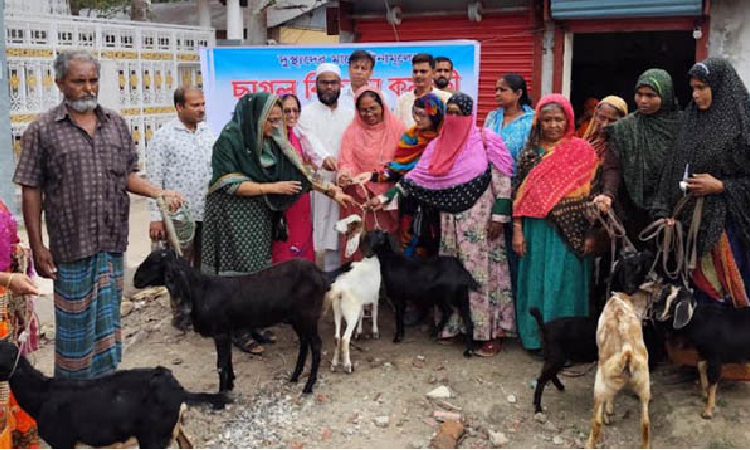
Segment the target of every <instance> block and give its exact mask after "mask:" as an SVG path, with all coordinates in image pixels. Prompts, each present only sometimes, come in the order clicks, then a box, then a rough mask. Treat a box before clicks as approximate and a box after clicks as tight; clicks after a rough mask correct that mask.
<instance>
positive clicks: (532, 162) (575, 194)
mask: <svg viewBox="0 0 750 450" xmlns="http://www.w3.org/2000/svg"><path fill="white" fill-rule="evenodd" d="M550 103H557V104H559V105H561V106H562V108H563V110H564V111H565V116H566V118H567V130H566V132H565V136H564V137H563V138H562V140H561V141H560V142H559V143H558V144H557V145H556V146H555V147H553V148H550V149H546V150H545V151H542V152H540V151H539V147H538V144H537V139H534V138H530V139H529V144H527V146H526V148H524V150H523V152H522V153H521V156H520V160H519V168H518V177H519V180H520V185H519V187H518V189H517V190H516V193H515V200H514V203H513V217H532V218H539V219H541V218H550V219H551V220H552V222H553V223H555V224H556V225H557V226H558V228H559V230H560V232H561V234H562V236H563V237H564V238H565V239H566V240H567V242H568V244H569V245H570V246H571V247H572V248H573V250H574V251H576V252H577V253H578V254H579V255H582V254H583V246H584V239H585V234H586V232H587V231H588V230H589V228H590V223H589V221H588V219H586V217H585V209H586V203H587V202H588V200H589V197H590V193H591V182H592V180H593V178H594V174H595V173H596V168H597V165H598V159H597V157H596V152H595V151H594V148H593V147H592V146H591V144H589V143H588V142H586V141H585V140H583V139H581V138H577V137H575V136H574V133H575V118H574V115H573V108H572V106H571V105H570V102H569V101H568V99H566V98H565V97H563V96H562V95H560V94H550V95H547V96H545V97H543V98H542V99H541V100H540V101H539V103H538V104H537V106H536V117H537V119H536V120H537V121H538V118H539V117H540V111H541V110H542V108H544V106H546V105H548V104H550ZM539 132H540V124H538V123H536V124H535V125H534V129H533V130H532V137H533V135H534V134H535V133H537V134H538V133H539Z"/></svg>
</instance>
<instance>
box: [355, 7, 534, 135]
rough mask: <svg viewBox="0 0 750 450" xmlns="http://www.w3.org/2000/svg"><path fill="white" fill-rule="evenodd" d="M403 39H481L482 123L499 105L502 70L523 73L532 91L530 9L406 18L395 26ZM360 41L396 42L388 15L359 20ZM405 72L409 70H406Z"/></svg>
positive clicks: (532, 43)
mask: <svg viewBox="0 0 750 450" xmlns="http://www.w3.org/2000/svg"><path fill="white" fill-rule="evenodd" d="M396 30H397V31H398V37H399V40H400V41H401V42H408V41H427V40H430V41H434V40H442V39H473V40H477V41H479V42H481V44H482V53H481V58H480V63H479V123H480V124H481V123H482V122H483V121H484V117H485V116H486V115H487V113H488V112H489V111H491V110H493V109H495V108H496V107H497V105H496V102H495V83H496V82H497V79H498V78H499V77H500V75H502V74H503V73H507V72H515V73H519V74H521V75H523V77H524V78H525V79H526V83H527V84H528V86H529V95H532V96H534V95H536V92H531V88H532V86H533V84H532V74H533V73H534V21H533V18H532V15H531V14H530V12H528V11H526V12H516V13H509V14H500V15H483V16H482V21H481V22H473V21H470V20H469V19H468V18H467V17H466V16H465V15H464V16H441V17H429V16H427V17H423V18H412V17H409V18H405V19H404V20H403V21H402V22H401V25H397V26H396ZM356 33H357V38H358V42H396V36H395V34H394V32H393V26H391V25H390V24H389V23H388V22H387V21H386V20H385V19H382V20H379V19H368V20H358V21H357V24H356ZM404 75H405V76H406V75H407V74H404Z"/></svg>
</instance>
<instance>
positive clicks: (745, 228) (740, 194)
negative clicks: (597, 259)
mask: <svg viewBox="0 0 750 450" xmlns="http://www.w3.org/2000/svg"><path fill="white" fill-rule="evenodd" d="M688 74H689V75H690V77H691V78H697V79H700V80H702V81H704V82H705V83H707V84H708V85H709V86H710V88H711V94H712V101H711V106H710V107H709V109H707V110H705V111H701V110H700V109H698V107H697V105H696V104H695V102H692V101H691V102H690V104H689V105H688V106H687V108H686V110H685V112H684V115H683V118H682V124H681V126H680V131H679V134H678V136H677V146H676V148H675V149H674V151H672V152H670V155H669V157H668V160H667V164H666V165H665V168H664V173H663V175H662V179H661V183H660V188H659V198H658V199H657V202H656V204H655V205H654V206H655V208H656V209H657V210H658V209H661V210H662V211H664V212H669V211H671V210H672V209H673V208H674V207H675V204H676V203H677V202H678V201H679V199H680V198H681V197H682V191H680V189H679V182H680V181H681V180H682V177H683V174H684V172H685V167H686V166H688V165H689V169H688V170H689V172H690V175H697V174H702V173H706V174H709V175H712V176H714V177H715V178H717V179H718V180H720V181H722V182H723V184H724V192H722V193H720V194H716V195H708V196H706V197H705V199H704V202H703V215H702V219H701V226H700V229H699V232H698V254H699V255H703V254H704V253H705V252H707V251H710V250H711V249H712V248H713V246H714V245H715V244H716V242H717V240H718V239H719V237H720V236H721V233H722V232H723V230H724V228H725V227H726V222H727V219H728V218H731V220H732V222H733V224H734V226H735V227H736V230H737V232H738V234H739V235H740V236H741V237H742V240H743V241H744V244H745V245H746V246H748V247H750V95H749V94H748V91H747V89H746V88H745V85H744V84H743V83H742V80H741V79H740V77H739V75H737V72H736V71H735V70H734V67H732V65H731V64H730V63H729V62H728V61H727V60H725V59H722V58H708V59H706V60H705V61H703V62H699V63H697V64H695V65H693V67H692V68H691V69H690V71H689V72H688ZM694 206H695V199H691V200H690V201H689V203H687V204H686V206H685V209H684V210H683V212H682V214H681V215H680V220H681V221H682V222H683V223H684V224H685V226H689V224H690V219H691V218H692V214H693V208H694Z"/></svg>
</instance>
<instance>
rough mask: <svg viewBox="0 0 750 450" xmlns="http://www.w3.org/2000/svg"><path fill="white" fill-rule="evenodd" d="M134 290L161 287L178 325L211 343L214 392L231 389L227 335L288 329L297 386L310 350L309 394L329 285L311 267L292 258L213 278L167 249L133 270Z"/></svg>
mask: <svg viewBox="0 0 750 450" xmlns="http://www.w3.org/2000/svg"><path fill="white" fill-rule="evenodd" d="M134 284H135V287H137V288H139V289H140V288H145V287H147V286H161V285H164V286H166V287H167V289H168V290H169V295H170V296H171V297H172V298H173V299H176V304H177V312H176V314H177V316H178V317H177V319H178V320H177V322H181V321H184V320H187V318H188V317H189V318H190V320H192V323H193V326H194V328H195V331H197V332H198V333H200V334H201V336H211V337H213V339H214V344H215V345H216V353H217V367H218V371H219V390H220V391H231V390H232V389H233V388H234V369H233V366H232V333H233V331H234V330H235V329H238V328H250V329H254V328H265V327H269V326H272V325H276V324H279V323H287V324H290V325H291V326H292V328H293V329H294V331H295V332H296V333H297V337H298V338H299V354H298V356H297V364H296V366H295V368H294V372H293V373H292V377H291V382H293V383H294V382H297V380H298V379H299V376H300V374H301V373H302V369H303V368H304V366H305V361H306V360H307V351H308V348H309V349H310V350H311V352H312V368H311V370H310V376H309V377H308V378H307V384H305V388H304V390H303V392H304V393H306V394H309V393H311V392H312V389H313V386H314V385H315V381H316V380H317V377H318V367H319V366H320V355H321V346H322V344H321V340H320V335H319V334H318V320H319V319H320V315H321V311H322V308H323V301H324V298H325V295H326V291H327V290H328V284H327V283H326V280H325V279H324V277H323V273H322V272H321V271H320V269H318V268H317V267H316V266H315V264H314V263H312V262H310V261H307V260H303V259H292V260H289V261H286V262H283V263H281V264H277V265H275V266H273V267H270V268H268V269H265V270H262V271H260V272H257V273H254V274H251V275H242V276H237V277H217V276H211V275H206V274H202V273H200V272H199V271H197V270H194V269H193V268H191V267H190V264H188V262H187V261H186V260H185V259H183V258H181V257H178V256H176V255H175V253H174V251H172V250H169V249H167V250H156V251H154V252H152V253H151V254H150V255H149V256H148V257H147V258H146V260H145V261H143V262H142V263H141V265H140V266H138V269H137V270H136V273H135V279H134Z"/></svg>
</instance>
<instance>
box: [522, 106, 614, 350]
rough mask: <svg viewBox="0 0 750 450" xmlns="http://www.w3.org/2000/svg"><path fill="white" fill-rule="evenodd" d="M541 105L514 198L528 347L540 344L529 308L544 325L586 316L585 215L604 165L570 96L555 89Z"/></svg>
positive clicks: (588, 264) (524, 337) (588, 241)
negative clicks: (579, 128)
mask: <svg viewBox="0 0 750 450" xmlns="http://www.w3.org/2000/svg"><path fill="white" fill-rule="evenodd" d="M536 108H537V109H536V118H535V122H534V125H533V126H532V129H531V134H530V135H529V139H528V141H527V143H526V147H525V148H524V149H523V151H522V152H521V154H520V156H519V162H518V172H517V176H518V183H519V185H518V187H517V189H516V191H515V192H514V203H513V250H514V251H515V252H516V254H518V255H519V258H520V260H519V266H518V284H517V294H518V295H517V303H516V305H517V308H518V309H517V322H518V335H519V337H520V338H521V344H522V345H523V347H524V348H525V349H527V350H537V349H539V348H540V347H541V341H540V337H539V329H538V326H537V323H536V321H535V320H534V318H533V317H532V316H531V315H530V314H529V308H532V307H535V308H538V309H539V310H540V312H541V314H542V317H543V318H544V321H545V322H548V321H550V320H552V319H556V318H558V317H576V316H579V317H580V316H587V315H588V313H589V300H588V299H589V280H590V274H591V258H590V257H589V256H587V255H588V254H589V253H590V252H591V247H592V244H593V241H592V240H591V239H590V238H588V236H587V234H588V231H589V230H590V228H591V223H590V222H589V220H588V218H587V216H586V214H585V212H586V209H587V208H588V204H589V202H590V201H591V197H592V196H591V183H592V181H593V179H594V175H595V173H596V169H597V167H598V163H599V159H598V158H597V156H596V152H595V151H594V148H593V147H592V146H591V144H589V143H588V142H586V141H585V140H583V139H581V138H577V137H575V136H574V132H575V128H574V124H575V121H574V116H573V108H572V107H571V106H570V102H569V101H568V99H566V98H565V97H563V96H562V95H560V94H550V95H547V96H545V97H543V98H542V99H541V100H540V101H539V103H538V104H537V107H536Z"/></svg>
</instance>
